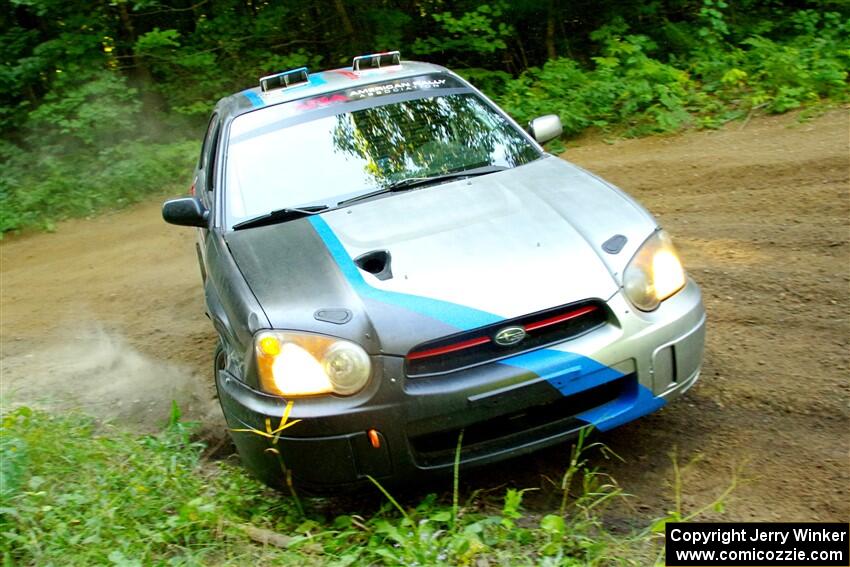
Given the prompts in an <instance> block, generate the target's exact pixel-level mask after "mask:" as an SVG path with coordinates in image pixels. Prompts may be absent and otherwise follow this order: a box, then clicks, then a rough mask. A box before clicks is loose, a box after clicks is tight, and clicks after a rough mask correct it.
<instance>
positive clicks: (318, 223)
mask: <svg viewBox="0 0 850 567" xmlns="http://www.w3.org/2000/svg"><path fill="white" fill-rule="evenodd" d="M309 220H310V223H311V224H312V225H313V228H314V229H315V230H316V232H317V233H318V234H319V236H320V237H321V239H322V241H323V242H324V243H325V246H326V247H327V249H328V251H329V252H330V253H331V256H333V259H334V260H335V261H336V263H337V265H338V266H339V268H340V270H341V271H342V274H343V275H344V276H345V278H346V279H347V280H348V282H349V283H350V284H351V286H352V287H353V288H354V290H355V291H356V292H357V293H358V294H359V295H360V296H361V297H369V298H372V299H375V300H377V301H383V302H384V303H391V304H393V305H398V306H399V307H404V308H405V309H409V310H410V311H414V312H416V313H420V314H422V315H426V316H428V317H432V318H434V319H437V320H439V321H442V322H444V323H446V324H448V325H451V326H453V327H456V328H457V329H460V330H462V331H469V330H472V329H477V328H478V327H483V326H485V325H492V324H493V323H498V322H499V321H501V320H502V319H503V318H502V317H499V316H497V315H493V314H492V313H487V312H486V311H479V310H478V309H473V308H471V307H465V306H463V305H458V304H456V303H451V302H449V301H441V300H439V299H430V298H428V297H421V296H418V295H410V294H407V293H399V292H395V291H385V290H382V289H378V288H375V287H372V286H370V285H369V284H367V283H366V281H365V280H364V279H363V275H362V274H361V273H360V270H359V269H358V268H357V266H356V265H355V264H354V261H353V260H352V259H351V257H350V256H349V255H348V252H346V250H345V247H344V246H343V245H342V243H341V242H340V241H339V238H337V236H336V234H334V232H333V230H331V228H330V227H329V226H328V223H326V222H325V221H324V219H322V218H321V217H320V216H318V215H314V216H311V217H310V219H309Z"/></svg>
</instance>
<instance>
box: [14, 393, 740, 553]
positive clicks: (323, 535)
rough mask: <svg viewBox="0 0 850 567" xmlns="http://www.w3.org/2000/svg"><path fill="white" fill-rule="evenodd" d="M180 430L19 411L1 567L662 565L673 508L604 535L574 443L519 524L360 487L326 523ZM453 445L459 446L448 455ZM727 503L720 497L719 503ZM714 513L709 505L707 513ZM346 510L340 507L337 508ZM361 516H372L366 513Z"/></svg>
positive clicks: (484, 502) (488, 501)
mask: <svg viewBox="0 0 850 567" xmlns="http://www.w3.org/2000/svg"><path fill="white" fill-rule="evenodd" d="M192 429H193V428H192V425H191V424H186V423H183V422H181V421H180V419H179V411H177V410H176V408H175V409H174V411H173V412H172V419H171V422H170V423H169V424H168V426H167V427H166V428H165V430H164V431H163V432H162V433H160V434H158V435H153V436H151V435H146V436H141V435H137V434H133V433H130V432H127V431H124V430H122V429H120V428H119V427H117V426H115V425H110V424H104V423H101V422H98V421H97V420H95V419H93V418H91V417H87V416H83V415H58V416H57V415H50V414H48V413H44V412H40V411H34V410H31V409H29V408H26V407H22V408H18V409H16V410H14V411H11V412H8V413H6V414H5V415H4V416H3V417H2V427H0V556H2V558H3V564H4V565H91V564H100V565H126V566H129V565H244V564H249V563H259V562H263V563H274V564H298V565H313V564H323V565H324V564H328V565H339V566H344V565H420V566H424V565H442V564H445V565H476V566H484V565H563V566H571V565H591V566H593V565H646V564H650V563H652V562H653V561H656V562H658V561H660V560H661V557H662V555H661V551H662V550H661V549H660V545H659V543H658V541H659V540H658V533H659V532H663V530H664V523H665V522H666V521H668V520H681V519H691V518H693V516H694V515H693V514H686V513H685V512H684V511H683V510H682V507H681V497H680V493H681V489H682V486H681V474H680V469H679V467H678V465H675V462H674V465H675V472H676V477H675V479H674V489H675V490H676V493H677V496H676V499H675V502H676V507H675V509H674V510H673V511H672V512H671V513H670V514H669V515H668V516H666V517H665V518H662V519H660V520H658V521H657V522H655V523H653V524H652V525H650V526H648V527H647V528H646V529H643V530H638V531H634V532H632V533H626V534H623V533H619V534H615V533H612V532H611V531H610V530H609V529H607V528H606V526H605V525H604V524H603V522H602V521H601V519H600V515H599V513H600V510H601V509H602V508H603V506H604V505H605V504H606V503H608V502H609V501H610V500H612V499H614V498H617V497H620V496H621V495H622V492H621V490H620V488H619V487H618V486H617V484H616V482H614V481H613V480H612V479H610V478H609V477H608V476H607V475H605V474H603V473H601V472H599V471H598V470H596V469H592V468H590V467H589V465H588V459H587V454H588V451H594V450H599V449H600V448H601V449H603V450H604V447H601V446H600V445H599V444H596V443H594V444H591V445H588V444H587V438H586V432H585V433H583V434H582V435H581V436H580V437H579V439H578V440H577V441H576V443H575V445H574V446H573V448H572V453H571V460H570V465H569V466H568V469H567V470H566V471H565V473H564V475H563V478H562V482H561V483H560V487H559V488H560V490H561V492H562V499H561V505H560V508H559V510H557V511H556V512H553V513H550V514H543V515H541V514H529V513H527V512H526V511H525V510H524V509H523V506H522V501H523V496H524V494H525V493H527V492H528V490H534V489H525V490H519V489H515V488H509V489H507V490H506V491H505V492H504V495H503V497H501V498H494V497H493V496H490V495H484V494H483V493H482V492H481V491H475V492H473V493H472V495H471V496H470V497H469V498H468V500H467V501H466V502H460V501H459V489H458V482H459V476H460V471H459V459H457V458H456V460H455V469H454V475H453V479H452V484H453V490H452V491H451V495H450V497H449V496H448V495H445V496H443V497H438V496H437V495H434V494H430V495H428V496H426V497H425V498H423V499H421V501H419V502H418V503H416V504H413V505H407V506H404V505H403V504H402V503H400V502H399V501H398V500H397V499H395V498H394V497H393V495H392V494H390V493H389V492H388V491H387V490H386V489H385V488H384V487H383V486H382V485H381V484H380V483H378V482H377V481H375V480H374V479H371V480H372V482H373V483H374V485H375V488H376V490H375V491H374V492H373V493H372V494H371V496H373V498H374V499H375V500H376V501H378V502H380V506H377V509H375V508H376V505H375V504H374V502H373V503H372V504H369V503H365V502H362V501H361V503H360V505H358V506H354V507H356V508H357V511H358V512H361V513H362V514H364V515H359V514H357V513H343V514H337V515H333V514H327V509H329V508H333V509H336V508H338V504H339V502H337V503H334V502H330V503H328V501H327V500H326V499H325V500H324V506H323V500H321V499H312V500H311V499H302V500H303V502H304V504H305V505H304V508H303V509H302V508H301V506H300V504H299V503H298V502H297V500H296V499H293V498H292V497H291V496H287V495H284V494H282V493H279V492H275V491H273V490H271V489H269V488H267V487H265V486H264V485H262V484H260V483H259V482H257V481H255V480H253V479H252V478H251V477H249V476H248V475H247V474H246V472H245V471H244V470H243V469H242V467H241V466H238V465H234V464H230V463H228V462H222V461H209V460H206V459H205V458H204V457H203V452H204V445H203V444H202V443H198V442H196V441H194V440H193V438H192V434H191V433H192ZM461 443H462V438H461V439H458V451H457V455H459V454H460V447H461ZM727 493H728V491H727ZM725 495H726V493H724V497H725ZM718 506H719V501H716V502H713V503H711V504H709V505H708V506H707V507H705V508H704V509H706V510H707V509H709V508H711V507H713V508H715V509H717V507H718ZM349 507H351V506H349ZM364 508H367V509H369V508H372V509H373V511H372V512H369V513H365V512H363V509H364Z"/></svg>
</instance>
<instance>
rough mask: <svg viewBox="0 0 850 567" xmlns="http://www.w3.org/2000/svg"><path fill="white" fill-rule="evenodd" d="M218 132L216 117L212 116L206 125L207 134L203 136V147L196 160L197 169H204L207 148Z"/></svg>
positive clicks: (215, 115)
mask: <svg viewBox="0 0 850 567" xmlns="http://www.w3.org/2000/svg"><path fill="white" fill-rule="evenodd" d="M217 132H218V115H217V114H213V115H212V118H210V123H209V124H208V125H207V133H206V134H205V135H204V145H203V146H201V155H200V156H199V158H198V168H199V169H204V167H206V165H207V163H206V156H207V154H208V153H209V152H208V150H209V147H210V144H211V143H212V139H213V137H214V136H215V135H216V133H217Z"/></svg>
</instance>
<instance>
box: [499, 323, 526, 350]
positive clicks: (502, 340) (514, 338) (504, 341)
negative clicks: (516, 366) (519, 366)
mask: <svg viewBox="0 0 850 567" xmlns="http://www.w3.org/2000/svg"><path fill="white" fill-rule="evenodd" d="M524 338H525V329H523V328H522V327H505V328H504V329H502V330H501V331H499V332H498V333H496V336H495V337H493V340H494V341H496V344H497V345H502V346H511V345H515V344H517V343H518V342H520V341H521V340H522V339H524Z"/></svg>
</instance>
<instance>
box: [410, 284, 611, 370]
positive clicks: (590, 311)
mask: <svg viewBox="0 0 850 567" xmlns="http://www.w3.org/2000/svg"><path fill="white" fill-rule="evenodd" d="M608 319H609V312H608V308H607V307H606V306H605V304H604V303H602V302H601V301H598V300H593V301H582V302H578V303H572V304H570V305H562V306H560V307H556V308H553V309H547V310H545V311H540V312H537V313H532V314H531V315H524V316H522V317H517V318H515V319H508V320H505V321H501V322H499V323H497V324H495V325H488V326H486V327H480V328H478V329H475V330H473V331H466V332H463V333H458V334H455V335H450V336H448V337H443V338H441V339H437V340H435V341H429V342H426V343H422V344H420V345H417V346H416V347H414V348H413V349H411V351H410V352H409V353H408V354H407V358H406V360H405V372H406V374H407V376H408V377H409V378H419V377H425V376H433V375H435V374H444V373H447V372H453V371H455V370H460V369H462V368H468V367H470V366H476V365H479V364H486V363H488V362H494V361H497V360H501V359H503V358H506V357H509V356H514V355H516V354H521V353H523V352H527V351H530V350H534V349H538V348H542V347H545V346H548V345H551V344H554V343H559V342H563V341H566V340H569V339H574V338H576V337H578V336H580V335H583V334H585V333H587V332H589V331H592V330H594V329H596V328H597V327H600V326H602V325H604V324H605V323H606V322H607V321H608ZM509 327H521V328H522V329H523V330H524V331H525V333H526V336H525V338H524V339H522V340H521V341H519V342H518V343H516V344H514V345H508V346H502V345H499V344H497V343H496V341H495V337H496V335H497V334H499V332H500V331H502V330H503V329H506V328H509Z"/></svg>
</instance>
